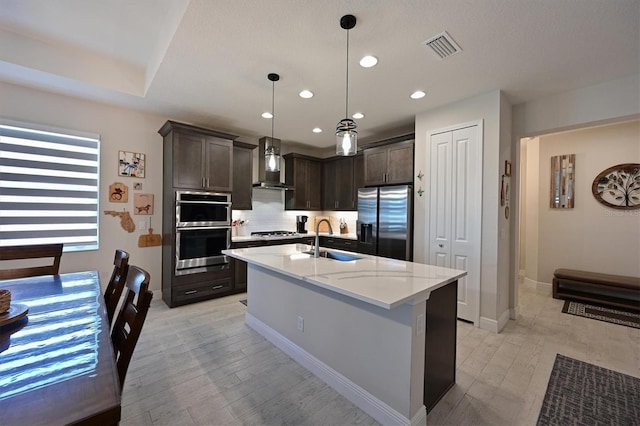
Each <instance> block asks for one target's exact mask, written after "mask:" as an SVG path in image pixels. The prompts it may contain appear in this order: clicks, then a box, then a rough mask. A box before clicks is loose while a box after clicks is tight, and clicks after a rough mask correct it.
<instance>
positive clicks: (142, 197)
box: [133, 194, 153, 214]
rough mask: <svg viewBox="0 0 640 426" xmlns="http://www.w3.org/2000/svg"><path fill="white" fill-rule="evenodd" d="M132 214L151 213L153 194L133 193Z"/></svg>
mask: <svg viewBox="0 0 640 426" xmlns="http://www.w3.org/2000/svg"><path fill="white" fill-rule="evenodd" d="M133 214H153V194H133Z"/></svg>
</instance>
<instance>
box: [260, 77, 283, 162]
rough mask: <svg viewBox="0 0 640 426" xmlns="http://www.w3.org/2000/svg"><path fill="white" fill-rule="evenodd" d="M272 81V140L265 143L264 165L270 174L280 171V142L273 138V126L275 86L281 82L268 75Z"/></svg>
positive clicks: (274, 117)
mask: <svg viewBox="0 0 640 426" xmlns="http://www.w3.org/2000/svg"><path fill="white" fill-rule="evenodd" d="M267 78H268V79H269V81H271V115H272V117H271V140H267V141H265V145H264V160H265V161H264V164H265V169H266V170H267V171H268V172H279V171H280V140H277V139H274V138H273V126H274V122H275V120H276V112H275V90H276V89H275V86H276V81H278V80H280V76H279V75H278V74H275V73H270V74H269V75H267Z"/></svg>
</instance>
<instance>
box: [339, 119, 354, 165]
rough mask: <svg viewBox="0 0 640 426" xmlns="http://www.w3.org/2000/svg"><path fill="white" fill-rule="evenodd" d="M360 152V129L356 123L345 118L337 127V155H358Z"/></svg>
mask: <svg viewBox="0 0 640 426" xmlns="http://www.w3.org/2000/svg"><path fill="white" fill-rule="evenodd" d="M357 152H358V130H357V129H356V123H355V122H354V121H353V120H351V119H350V118H345V119H344V120H341V121H340V122H339V123H338V126H337V127H336V155H344V156H348V155H356V153H357Z"/></svg>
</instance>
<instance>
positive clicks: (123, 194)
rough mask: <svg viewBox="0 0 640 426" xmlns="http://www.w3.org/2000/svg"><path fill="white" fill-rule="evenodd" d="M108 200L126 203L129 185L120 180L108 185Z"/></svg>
mask: <svg viewBox="0 0 640 426" xmlns="http://www.w3.org/2000/svg"><path fill="white" fill-rule="evenodd" d="M109 201H111V202H112V203H126V202H128V201H129V187H127V185H125V184H124V183H122V182H114V183H112V184H111V185H109Z"/></svg>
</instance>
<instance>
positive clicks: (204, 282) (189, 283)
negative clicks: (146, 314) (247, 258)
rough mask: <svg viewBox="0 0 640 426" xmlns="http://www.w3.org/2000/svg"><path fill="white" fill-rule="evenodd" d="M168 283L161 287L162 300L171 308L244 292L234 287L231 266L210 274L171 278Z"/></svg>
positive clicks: (203, 273)
mask: <svg viewBox="0 0 640 426" xmlns="http://www.w3.org/2000/svg"><path fill="white" fill-rule="evenodd" d="M170 282H171V285H170V286H167V287H163V289H162V298H163V300H164V301H165V302H166V303H167V305H168V306H169V307H171V308H173V307H176V306H181V305H186V304H187V303H193V302H200V301H203V300H207V299H213V298H215V297H222V296H226V295H229V294H233V293H237V292H239V291H244V290H236V289H235V287H234V282H233V271H232V264H229V265H225V266H224V267H222V268H220V269H216V270H213V271H210V272H202V273H197V274H187V275H179V276H172V277H171V278H170ZM163 284H164V281H163Z"/></svg>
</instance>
